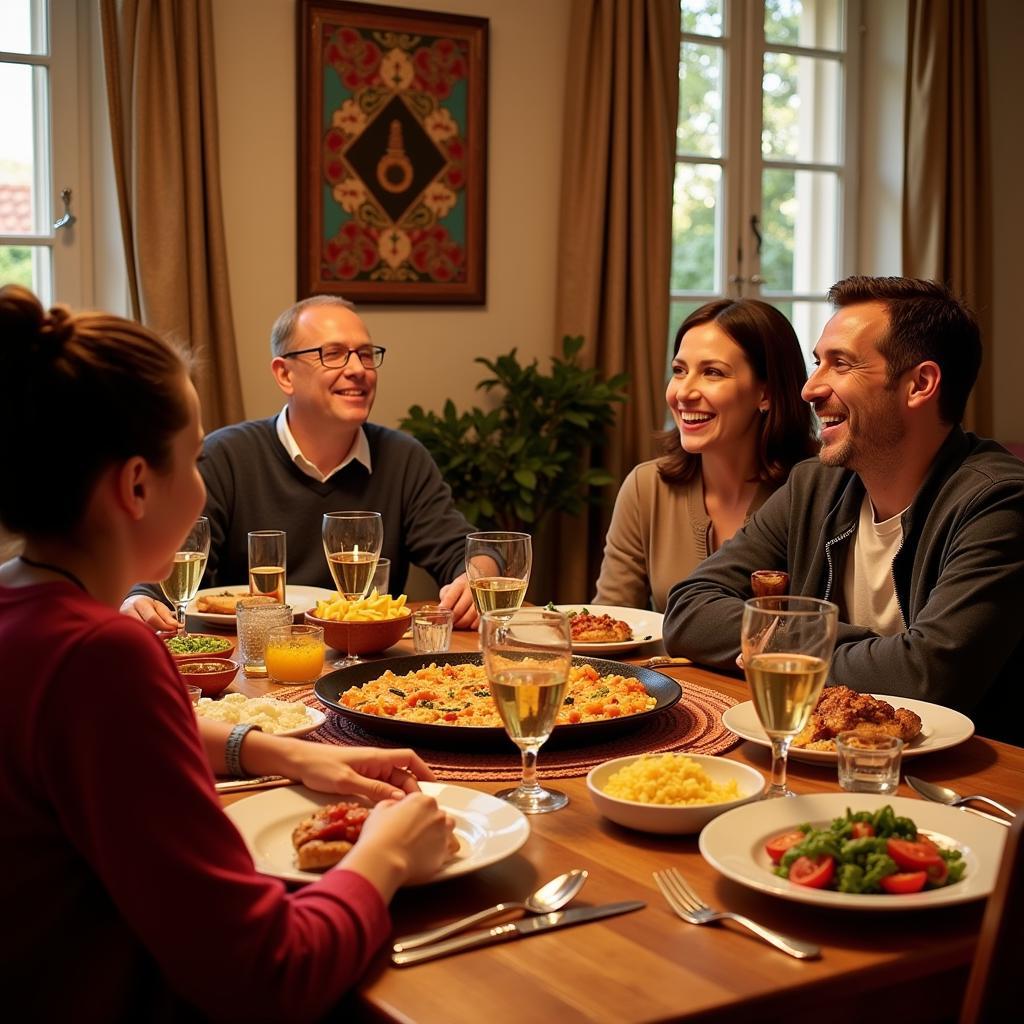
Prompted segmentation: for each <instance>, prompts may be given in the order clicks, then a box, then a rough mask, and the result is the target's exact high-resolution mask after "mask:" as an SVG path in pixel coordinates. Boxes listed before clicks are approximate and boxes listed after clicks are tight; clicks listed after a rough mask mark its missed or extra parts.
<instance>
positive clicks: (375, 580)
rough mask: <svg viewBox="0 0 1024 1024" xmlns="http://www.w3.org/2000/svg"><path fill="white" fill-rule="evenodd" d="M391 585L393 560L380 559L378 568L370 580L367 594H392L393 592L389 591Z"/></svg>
mask: <svg viewBox="0 0 1024 1024" xmlns="http://www.w3.org/2000/svg"><path fill="white" fill-rule="evenodd" d="M390 583H391V559H390V558H378V559H377V568H376V569H374V570H373V576H372V577H371V578H370V587H369V589H368V590H367V593H368V594H372V593H373V592H374V591H375V590H376V591H377V593H378V594H390V593H391V591H390V590H389V589H388V588H389V586H390Z"/></svg>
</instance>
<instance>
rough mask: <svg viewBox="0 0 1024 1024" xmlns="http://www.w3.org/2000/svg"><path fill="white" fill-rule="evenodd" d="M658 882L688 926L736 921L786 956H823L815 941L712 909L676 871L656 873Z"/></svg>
mask: <svg viewBox="0 0 1024 1024" xmlns="http://www.w3.org/2000/svg"><path fill="white" fill-rule="evenodd" d="M654 881H655V882H656V883H657V886H658V888H659V889H660V890H661V894H662V896H664V897H665V899H666V901H667V902H668V905H669V906H670V907H671V908H672V910H673V911H675V913H676V915H677V916H678V917H681V918H682V919H683V920H684V921H686V922H687V923H688V924H709V923H710V922H712V921H735V922H736V923H737V924H741V925H743V927H744V928H746V929H747V930H748V931H750V932H753V933H754V935H757V936H758V937H759V938H762V939H764V941H765V942H768V943H770V944H771V945H773V946H774V947H775V948H776V949H781V950H782V952H783V953H788V954H789V955H790V956H795V957H796V958H797V959H798V960H810V959H813V958H814V957H817V956H821V948H820V947H819V946H815V945H814V944H813V943H811V942H802V941H801V940H800V939H791V938H790V937H789V936H787V935H781V934H779V932H775V931H772V930H771V929H770V928H765V926H764V925H763V924H758V923H757V922H756V921H751V919H750V918H749V917H744V916H743V915H742V914H734V913H732V911H729V910H712V909H711V907H709V906H708V905H707V904H706V903H704V902H703V901H702V900H701V899H700V898H699V897H698V896H697V894H696V893H695V892H694V891H693V890H692V889H691V888H690V887H689V886H688V885H687V884H686V880H685V879H684V878H683V876H682V875H681V874H679V872H678V871H676V869H675V868H669V869H668V870H667V871H655V872H654Z"/></svg>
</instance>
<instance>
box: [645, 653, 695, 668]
mask: <svg viewBox="0 0 1024 1024" xmlns="http://www.w3.org/2000/svg"><path fill="white" fill-rule="evenodd" d="M692 664H693V662H692V661H690V659H689V658H672V657H670V656H669V655H667V654H656V655H655V656H654V657H653V658H648V659H647V660H646V661H638V662H637V665H639V666H640V668H664V667H665V666H667V665H692Z"/></svg>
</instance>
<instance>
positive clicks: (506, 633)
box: [480, 608, 572, 814]
mask: <svg viewBox="0 0 1024 1024" xmlns="http://www.w3.org/2000/svg"><path fill="white" fill-rule="evenodd" d="M480 646H481V648H482V650H483V655H484V668H485V670H486V672H487V682H488V685H489V686H490V688H491V694H492V696H493V697H494V703H495V704H496V705H497V708H498V714H499V715H501V720H502V722H503V723H504V725H505V732H507V733H508V736H509V739H511V740H512V742H513V743H514V744H515V745H516V746H517V747H519V749H520V750H521V751H522V755H523V778H522V781H521V782H520V783H519V786H518V787H517V788H516V789H504V790H501V791H500V792H498V793H496V794H495V795H496V796H497V797H499V798H501V799H502V800H507V801H508V802H509V803H510V804H512V805H513V806H514V807H518V808H519V810H521V811H522V812H523V813H524V814H544V813H546V812H548V811H557V810H558V809H559V808H561V807H564V806H565V805H566V804H567V803H568V802H569V798H568V797H567V796H566V795H565V794H564V793H560V792H558V791H557V790H551V789H545V788H544V787H543V786H541V785H540V783H538V782H537V752H538V751H539V750H540V748H541V747H542V746H543V744H544V743H545V741H546V740H547V738H548V737H549V736H550V735H551V730H552V729H554V727H555V716H556V715H557V714H558V710H559V708H561V706H562V700H563V698H564V697H565V687H566V683H567V682H568V678H569V667H570V665H571V664H572V639H571V636H570V632H569V619H568V617H567V616H566V615H564V614H563V613H562V612H555V611H546V610H543V609H537V608H528V609H523V610H520V611H508V610H505V611H491V612H486V613H484V615H483V616H482V617H481V619H480Z"/></svg>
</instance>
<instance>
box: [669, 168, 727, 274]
mask: <svg viewBox="0 0 1024 1024" xmlns="http://www.w3.org/2000/svg"><path fill="white" fill-rule="evenodd" d="M721 185H722V168H721V167H719V166H718V165H717V164H688V163H680V164H676V181H675V190H674V192H673V206H672V281H671V288H672V291H674V292H675V291H700V292H716V291H718V290H719V287H718V268H719V266H720V263H721V261H720V259H719V252H720V242H719V239H720V238H721V231H720V227H719V217H720V212H721V206H722V204H721V197H720V191H721Z"/></svg>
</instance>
